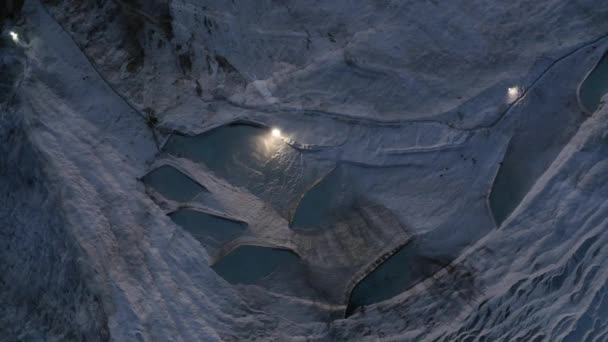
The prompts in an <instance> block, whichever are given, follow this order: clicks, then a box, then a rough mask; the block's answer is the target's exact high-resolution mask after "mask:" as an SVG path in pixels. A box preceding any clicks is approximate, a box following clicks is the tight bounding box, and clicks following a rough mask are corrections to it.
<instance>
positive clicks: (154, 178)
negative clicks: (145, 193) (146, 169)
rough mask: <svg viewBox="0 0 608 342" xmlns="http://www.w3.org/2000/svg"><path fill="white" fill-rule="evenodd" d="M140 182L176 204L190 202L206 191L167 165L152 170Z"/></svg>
mask: <svg viewBox="0 0 608 342" xmlns="http://www.w3.org/2000/svg"><path fill="white" fill-rule="evenodd" d="M142 181H143V182H144V184H146V185H147V186H150V187H152V188H153V189H154V190H156V191H157V192H158V193H160V194H161V195H163V196H164V197H165V198H167V199H170V200H173V201H177V202H188V201H191V200H192V199H193V198H194V197H196V195H198V194H199V193H201V192H204V191H207V190H206V189H205V188H204V187H203V186H202V185H200V184H198V183H197V182H195V181H194V180H193V179H192V178H190V177H188V176H187V175H185V174H183V173H182V172H181V171H179V170H177V169H176V168H174V167H172V166H168V165H163V166H161V167H159V168H157V169H155V170H152V171H151V172H150V173H148V174H147V175H145V176H144V177H143V178H142Z"/></svg>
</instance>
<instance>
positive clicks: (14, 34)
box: [8, 31, 19, 43]
mask: <svg viewBox="0 0 608 342" xmlns="http://www.w3.org/2000/svg"><path fill="white" fill-rule="evenodd" d="M8 34H9V35H10V36H11V38H12V39H13V41H14V42H15V43H18V42H19V35H18V34H17V32H14V31H10V32H9V33H8Z"/></svg>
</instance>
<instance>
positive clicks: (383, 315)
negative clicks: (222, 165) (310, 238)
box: [0, 0, 608, 341]
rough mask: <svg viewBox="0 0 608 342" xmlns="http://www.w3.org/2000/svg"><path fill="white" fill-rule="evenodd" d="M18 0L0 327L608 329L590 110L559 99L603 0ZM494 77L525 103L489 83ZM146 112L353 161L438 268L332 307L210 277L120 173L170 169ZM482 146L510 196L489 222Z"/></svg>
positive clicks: (598, 139) (248, 334) (385, 331)
mask: <svg viewBox="0 0 608 342" xmlns="http://www.w3.org/2000/svg"><path fill="white" fill-rule="evenodd" d="M118 4H122V5H121V6H122V7H121V6H119V5H118ZM47 9H50V11H51V13H52V14H53V16H51V15H49V14H48V12H47ZM24 11H25V12H24V15H25V18H26V19H25V24H24V25H23V26H19V27H15V28H12V27H9V28H5V30H8V29H14V30H16V31H17V32H18V33H19V34H20V35H21V37H22V39H21V41H20V42H19V43H18V44H13V45H12V47H9V48H3V49H2V52H1V53H2V58H3V59H2V62H3V66H5V65H8V66H10V67H11V68H13V71H12V72H11V73H4V72H3V74H2V76H3V77H5V76H6V78H7V79H8V78H9V77H8V76H10V79H11V81H5V80H4V79H2V80H1V81H2V86H3V88H2V89H5V88H6V89H9V90H10V94H11V95H10V96H2V97H1V99H2V101H3V102H2V107H1V112H0V139H1V140H2V141H3V142H4V143H3V144H2V145H0V214H1V220H2V221H1V224H2V226H1V229H0V234H1V240H0V247H1V250H0V261H2V262H1V263H0V290H1V291H0V304H1V305H0V340H2V341H4V340H6V341H15V340H34V341H35V340H48V341H64V340H91V341H94V340H101V341H105V340H113V341H213V340H226V341H231V340H244V341H248V340H260V341H269V340H277V341H305V340H312V341H353V340H354V341H366V340H369V341H375V340H378V339H381V340H387V341H434V340H438V341H456V340H463V341H475V340H477V341H483V340H485V341H511V340H517V339H518V338H519V339H520V340H523V341H582V340H589V341H602V340H606V339H607V338H608V321H607V317H608V314H607V313H606V312H604V311H605V310H606V309H607V308H608V303H607V302H606V300H607V299H606V296H607V295H608V292H607V291H608V268H607V266H606V260H607V258H608V247H606V246H608V244H607V243H606V242H608V241H607V240H608V227H606V225H607V224H608V221H607V220H608V212H607V211H608V201H607V199H608V182H607V179H606V177H608V164H607V163H606V158H607V157H608V109H607V108H601V109H600V110H598V111H597V112H596V113H594V114H593V115H592V116H590V117H587V116H585V115H583V114H581V112H580V110H579V108H578V107H577V105H576V88H577V85H578V82H579V81H580V80H582V79H583V77H584V75H585V74H586V73H587V72H588V70H589V68H591V67H592V66H593V65H594V64H595V62H597V60H598V59H599V57H600V56H601V54H602V51H601V50H603V49H605V48H606V44H607V40H608V39H606V35H607V34H608V21H607V20H605V19H606V18H607V17H608V4H607V3H605V2H602V1H591V0H585V1H576V2H573V1H564V0H561V1H559V0H546V1H534V2H531V1H524V0H521V1H517V0H515V1H508V2H506V1H495V2H492V3H488V2H487V1H475V2H471V1H450V2H439V1H404V2H398V3H397V2H391V1H375V2H368V1H355V2H347V1H332V2H315V3H314V4H311V3H310V2H307V1H281V2H277V1H259V2H257V1H256V2H255V3H254V2H237V1H234V2H227V1H204V2H195V1H171V2H169V3H164V2H157V1H144V2H142V3H141V4H137V3H135V2H133V3H132V2H128V3H127V2H126V1H125V2H123V1H81V2H78V3H77V4H74V2H72V1H56V2H54V5H50V4H42V3H40V2H38V1H35V0H30V1H27V2H26V7H25V9H24ZM171 18H172V20H171ZM60 24H61V25H60ZM65 30H67V31H65ZM539 32H542V33H539ZM2 34H3V35H6V34H7V32H6V31H4V32H2ZM10 44H12V43H10ZM83 51H84V53H83ZM3 70H4V69H3ZM7 85H8V86H7ZM513 85H518V86H521V87H522V89H523V91H524V92H523V94H522V95H523V97H522V98H520V99H508V98H507V88H508V87H510V86H513ZM197 89H198V90H197ZM13 95H14V96H13ZM146 107H148V108H149V109H147V110H144V109H145V108H146ZM152 111H153V112H155V113H156V115H158V116H159V117H160V118H161V120H162V122H161V126H162V127H164V128H167V129H172V128H179V129H180V130H182V131H184V132H187V133H198V132H201V131H203V130H205V129H207V128H210V127H215V126H218V125H220V124H222V123H225V122H228V121H230V120H232V119H234V118H248V119H255V120H257V121H260V122H263V123H266V124H268V125H280V126H281V128H282V129H283V130H284V131H285V132H286V133H285V134H286V136H287V137H289V138H293V140H294V143H295V146H298V147H299V148H300V149H302V151H304V152H306V151H309V152H307V153H311V154H313V155H314V156H316V157H318V158H319V159H323V160H325V161H330V162H333V163H343V164H348V165H355V166H356V167H359V168H362V169H365V172H363V171H361V172H360V175H361V176H360V179H359V180H358V181H360V182H361V184H362V185H360V186H361V187H362V188H363V189H365V190H366V191H367V192H368V193H369V194H370V197H372V198H373V199H374V200H375V201H377V202H379V203H381V204H382V205H383V206H384V207H386V208H389V209H390V210H391V211H392V212H393V213H395V214H396V215H397V216H398V217H399V219H400V220H401V221H403V222H402V223H403V224H404V226H407V227H410V230H409V231H408V234H410V235H411V236H412V237H414V238H416V239H419V240H421V241H423V242H424V243H425V245H423V246H425V248H426V249H428V251H427V253H428V254H430V255H433V256H439V255H441V254H442V253H447V254H448V255H447V256H448V257H450V259H454V260H453V261H452V262H451V264H450V266H449V267H446V268H445V269H444V270H442V271H440V272H439V273H437V274H435V275H434V276H432V277H430V278H429V279H427V280H425V281H424V282H422V283H419V284H418V285H416V286H415V287H413V288H411V289H409V290H407V291H405V292H403V293H401V294H399V295H397V296H395V297H393V298H391V299H389V300H386V301H384V302H381V303H378V304H372V305H369V306H366V307H364V308H362V309H359V310H357V311H355V312H354V314H353V315H352V316H350V317H349V318H348V319H338V320H334V321H331V322H330V321H328V320H324V319H320V318H319V317H325V316H324V315H323V314H324V313H327V312H328V311H331V310H335V309H336V307H339V306H335V305H333V304H335V303H329V304H328V303H318V302H312V303H311V302H310V301H308V300H306V299H304V298H298V296H291V295H290V296H287V295H284V294H281V293H274V292H272V291H267V289H264V288H259V287H244V288H239V287H233V286H230V285H229V284H228V283H227V282H226V281H224V280H223V279H222V278H221V277H219V276H218V275H217V274H216V273H215V272H214V271H213V270H212V269H211V268H210V267H209V254H208V253H207V251H205V249H204V248H202V247H201V245H200V244H199V243H198V242H197V241H196V240H195V239H194V238H192V237H191V236H190V235H188V234H187V233H185V232H184V230H182V229H181V228H180V227H178V226H176V225H175V224H173V223H172V222H171V221H170V219H169V218H168V217H167V216H166V211H165V210H164V209H166V208H164V209H163V208H161V207H159V206H158V205H157V204H156V203H154V202H153V201H152V200H151V198H150V197H149V196H148V194H147V193H146V189H145V188H144V185H143V184H142V183H141V182H139V181H138V178H139V177H141V176H143V175H144V174H146V172H148V171H149V169H150V168H151V167H152V166H153V165H158V163H159V160H160V162H161V163H162V162H163V161H167V162H168V161H169V159H163V158H165V156H161V158H157V154H158V150H157V145H156V143H155V139H154V137H153V134H152V132H151V131H150V129H149V127H148V126H147V125H146V121H145V119H144V118H142V116H143V115H146V113H151V112H152ZM503 114H504V115H503ZM558 118H559V119H558ZM388 120H390V121H391V122H387V121H388ZM407 120H413V121H407ZM579 126H580V127H579ZM480 127H485V128H480ZM535 132H539V134H535ZM541 133H542V134H541ZM526 146H531V147H534V148H530V149H527V148H526ZM505 156H506V157H505ZM503 159H504V160H503ZM501 160H503V162H504V163H505V164H507V165H508V167H505V169H506V170H507V171H509V172H506V173H503V174H504V175H506V176H503V178H502V179H503V183H502V184H504V187H505V188H509V187H510V186H512V187H516V188H517V190H518V191H519V193H520V195H521V198H516V201H515V202H513V203H512V205H513V207H514V210H513V212H511V213H510V214H509V215H508V216H507V217H506V220H505V221H503V222H502V223H499V225H498V226H496V225H495V222H494V220H493V217H492V215H491V211H490V210H489V209H490V208H489V206H488V203H487V202H488V196H489V194H490V191H491V189H492V183H493V180H494V178H495V177H496V175H497V172H500V171H498V170H499V169H500V168H501ZM170 161H171V163H175V164H176V166H179V167H182V168H184V169H187V170H188V171H191V173H192V174H198V175H199V176H196V177H199V178H200V179H203V180H204V179H207V180H208V181H209V184H214V187H211V186H210V187H209V188H210V189H211V190H212V192H214V193H213V196H214V197H213V201H209V203H204V204H205V205H209V206H212V205H213V203H217V202H221V204H222V206H223V208H210V209H212V210H216V211H218V212H222V213H224V214H231V215H228V216H235V217H236V218H239V219H244V220H246V221H247V223H248V224H249V225H250V226H252V227H253V228H254V229H252V230H258V231H260V232H262V233H264V234H266V235H268V236H266V237H265V238H266V239H267V240H268V239H270V237H272V238H274V239H275V240H276V243H277V244H279V243H281V241H282V240H285V241H287V242H290V243H291V241H290V240H291V238H292V236H291V235H290V234H293V232H290V231H289V230H288V227H287V226H286V224H285V220H284V219H282V218H278V217H277V215H276V213H274V212H272V210H271V209H268V208H267V206H264V205H263V203H261V201H260V200H259V199H257V198H255V199H252V197H251V196H252V195H251V194H250V193H247V192H246V191H244V190H242V189H236V188H233V187H229V186H224V184H223V183H222V181H220V180H218V179H215V178H213V177H212V176H211V175H209V174H207V173H206V172H205V171H204V170H203V169H200V168H197V167H196V165H193V163H192V162H190V161H186V160H181V161H180V160H177V159H175V160H174V159H171V160H170ZM385 169H387V170H389V171H390V172H385V173H383V172H384V171H380V170H385ZM513 170H515V171H513ZM385 175H386V176H385ZM222 188H224V190H222ZM173 209H174V208H173ZM264 230H265V231H264ZM288 231H289V232H288ZM283 233H284V234H285V236H283V235H281V234H283ZM260 235H263V234H260ZM273 235H274V236H273ZM262 237H264V236H262ZM267 240H266V241H267ZM294 240H295V238H294ZM287 242H283V243H287ZM338 242H339V241H338ZM346 247H348V246H346ZM446 251H447V252H446ZM354 252H356V251H354ZM315 253H317V254H315V255H316V256H318V257H319V259H323V258H325V259H327V258H331V257H332V252H331V251H321V252H315ZM371 262H373V260H370V263H371ZM279 285H281V286H282V285H283V284H279ZM288 285H289V284H286V286H288ZM277 287H280V286H277ZM339 304H345V303H339ZM261 308H263V310H260V309H261ZM319 312H321V314H320V313H319Z"/></svg>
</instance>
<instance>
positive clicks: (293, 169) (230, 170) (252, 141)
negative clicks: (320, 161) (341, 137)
mask: <svg viewBox="0 0 608 342" xmlns="http://www.w3.org/2000/svg"><path fill="white" fill-rule="evenodd" d="M164 150H165V151H166V152H168V153H170V154H172V155H174V156H177V157H181V158H187V159H190V160H192V161H195V162H198V163H202V164H204V165H205V166H206V167H207V168H208V169H209V170H211V171H212V172H213V173H214V174H215V175H216V176H218V177H221V178H224V179H225V180H226V181H228V182H229V183H230V184H232V185H234V186H237V187H242V188H245V189H247V190H248V191H249V192H251V193H252V194H254V195H256V196H258V197H259V198H261V199H263V200H265V201H267V202H269V203H270V204H272V205H273V207H274V208H275V209H277V210H278V211H279V212H280V213H282V214H284V215H285V216H287V215H288V212H289V208H290V206H293V205H295V204H294V203H295V202H296V201H297V199H298V198H299V196H301V194H302V193H303V192H304V190H305V189H306V187H308V186H309V184H310V183H312V182H313V181H314V180H315V179H316V178H317V177H318V174H319V172H318V171H317V168H316V167H314V166H313V165H312V160H310V159H307V158H305V156H304V155H303V154H302V153H301V152H299V151H298V150H296V149H294V148H293V147H291V146H290V145H289V144H287V143H286V142H285V141H284V139H283V138H282V137H281V136H280V135H277V134H273V133H272V131H271V130H269V129H267V128H264V127H260V126H256V125H253V124H249V123H233V124H229V125H225V126H221V127H218V128H214V129H212V130H210V131H207V132H204V133H201V134H199V135H195V136H186V135H181V134H174V135H173V136H172V137H171V138H170V139H169V140H168V142H167V144H166V145H165V146H164Z"/></svg>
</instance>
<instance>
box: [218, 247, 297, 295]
mask: <svg viewBox="0 0 608 342" xmlns="http://www.w3.org/2000/svg"><path fill="white" fill-rule="evenodd" d="M299 265H300V258H299V257H298V256H297V255H296V254H295V253H294V252H292V251H290V250H287V249H282V248H273V247H264V246H250V245H246V246H240V247H238V248H236V249H235V250H233V251H232V252H230V253H229V254H228V255H226V256H225V257H223V258H222V259H220V260H219V261H218V262H217V263H216V264H215V265H213V266H212V267H213V269H214V270H215V272H216V273H217V274H219V275H220V276H222V277H223V278H224V279H226V281H228V282H229V283H231V284H243V285H246V284H257V283H259V282H260V281H262V280H263V278H265V277H269V276H271V275H272V274H278V275H279V276H280V275H281V274H287V273H289V272H290V271H292V270H293V269H294V268H297V267H299Z"/></svg>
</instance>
